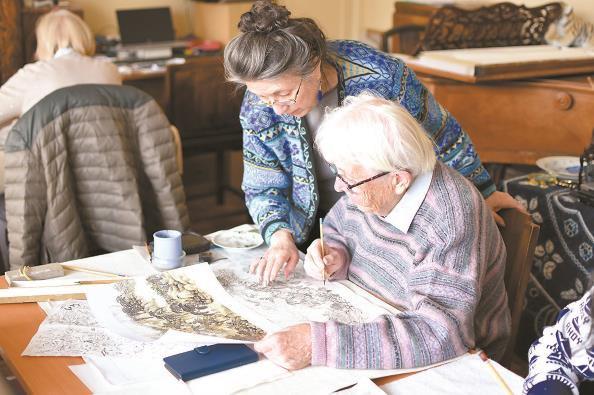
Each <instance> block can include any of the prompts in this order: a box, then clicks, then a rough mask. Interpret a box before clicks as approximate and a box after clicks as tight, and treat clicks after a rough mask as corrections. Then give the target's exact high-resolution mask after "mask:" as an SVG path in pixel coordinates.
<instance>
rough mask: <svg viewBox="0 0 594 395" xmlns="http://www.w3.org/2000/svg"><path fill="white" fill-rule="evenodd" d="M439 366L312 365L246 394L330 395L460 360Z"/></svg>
mask: <svg viewBox="0 0 594 395" xmlns="http://www.w3.org/2000/svg"><path fill="white" fill-rule="evenodd" d="M460 358H462V356H461V357H458V358H454V359H451V360H449V361H444V362H440V363H436V364H433V365H429V366H424V367H421V368H412V369H392V370H372V369H368V370H363V369H334V368H329V367H326V366H310V367H307V368H305V369H301V370H296V371H293V372H291V373H290V375H289V376H287V377H283V378H282V379H279V380H276V381H273V382H270V383H264V384H261V385H257V386H255V387H253V388H250V389H247V390H245V391H244V392H242V393H245V394H253V395H268V394H270V395H275V394H281V393H282V394H283V395H293V394H294V395H300V394H329V393H332V392H334V391H337V390H339V389H342V388H345V387H347V386H349V385H353V384H355V383H357V382H359V380H362V379H364V378H378V377H385V376H392V375H396V374H404V373H412V372H418V371H421V370H424V369H431V368H434V367H436V366H440V365H443V364H447V363H450V362H453V361H456V360H458V359H460Z"/></svg>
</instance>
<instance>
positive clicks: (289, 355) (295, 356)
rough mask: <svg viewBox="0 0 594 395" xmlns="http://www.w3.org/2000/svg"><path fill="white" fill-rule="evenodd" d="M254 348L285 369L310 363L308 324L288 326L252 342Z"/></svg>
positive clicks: (309, 331) (296, 367)
mask: <svg viewBox="0 0 594 395" xmlns="http://www.w3.org/2000/svg"><path fill="white" fill-rule="evenodd" d="M254 349H255V350H256V351H257V352H259V353H262V354H264V355H266V358H268V359H270V360H271V361H272V362H274V363H275V364H277V365H279V366H282V367H283V368H285V369H289V370H296V369H302V368H304V367H306V366H308V365H310V364H311V329H310V325H309V324H299V325H294V326H290V327H288V328H285V329H283V330H281V331H278V332H275V333H272V334H270V335H268V336H266V337H265V338H264V339H262V340H260V341H259V342H257V343H255V344H254Z"/></svg>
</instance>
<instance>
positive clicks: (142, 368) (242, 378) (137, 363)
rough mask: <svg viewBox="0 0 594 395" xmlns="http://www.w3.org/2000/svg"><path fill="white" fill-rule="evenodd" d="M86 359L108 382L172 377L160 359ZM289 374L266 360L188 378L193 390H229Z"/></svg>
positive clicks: (126, 383)
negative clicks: (192, 378)
mask: <svg viewBox="0 0 594 395" xmlns="http://www.w3.org/2000/svg"><path fill="white" fill-rule="evenodd" d="M85 362H87V364H90V365H92V366H93V367H95V368H96V369H97V371H99V372H100V373H101V375H102V377H103V378H104V379H105V381H107V382H108V383H109V384H111V385H117V386H122V387H126V386H130V385H133V384H134V385H139V384H142V383H146V382H154V381H168V380H171V378H172V377H173V376H172V375H171V373H169V372H168V371H167V369H165V368H164V367H163V361H162V360H160V359H131V358H113V357H100V356H93V357H85ZM288 375H290V373H289V372H287V371H286V370H285V369H283V368H281V367H279V366H277V365H275V364H273V363H272V362H270V361H268V360H261V361H258V362H255V363H251V364H247V365H243V366H240V367H237V368H234V369H229V370H226V371H224V372H219V373H215V374H211V375H208V376H204V377H199V378H197V379H194V380H191V381H189V382H187V385H188V386H189V388H190V389H191V391H192V392H193V393H208V394H231V393H234V392H237V391H241V390H242V389H244V388H250V387H254V386H255V385H258V384H260V383H263V382H270V381H274V380H278V379H280V378H282V377H286V376H288Z"/></svg>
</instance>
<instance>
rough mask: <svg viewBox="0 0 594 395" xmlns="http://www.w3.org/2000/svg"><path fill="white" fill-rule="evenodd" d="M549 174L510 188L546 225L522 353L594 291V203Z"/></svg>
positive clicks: (514, 181) (509, 183) (537, 254)
mask: <svg viewBox="0 0 594 395" xmlns="http://www.w3.org/2000/svg"><path fill="white" fill-rule="evenodd" d="M548 178H550V177H547V176H542V177H541V176H534V175H530V176H522V177H518V178H514V179H511V180H508V181H506V183H505V185H504V187H505V188H504V189H505V190H506V191H507V192H508V193H509V194H510V195H512V196H513V197H514V198H516V199H517V200H519V201H520V202H521V203H522V204H523V205H524V207H526V209H527V210H528V212H529V213H530V215H531V216H532V220H533V221H534V222H535V223H536V224H538V225H540V232H539V236H538V242H537V244H536V249H535V254H534V261H533V262H534V265H533V267H532V273H531V276H530V281H529V283H528V287H527V289H526V303H525V308H524V312H523V313H522V318H521V320H520V329H519V333H518V340H517V343H516V352H517V354H518V355H526V353H527V351H528V348H529V347H530V344H532V342H533V341H534V340H536V339H538V338H539V337H540V336H541V335H542V331H543V328H545V327H546V326H549V325H553V324H554V323H555V318H556V317H557V314H558V313H559V311H560V310H561V309H563V308H564V307H565V306H566V305H567V304H569V303H571V302H575V301H576V300H578V299H580V298H581V297H582V296H583V295H584V293H586V292H587V291H588V284H589V281H590V278H591V274H592V272H593V271H594V253H593V252H592V251H593V249H594V207H590V206H588V205H585V204H583V203H582V202H580V201H578V200H577V199H576V197H575V196H574V195H573V194H572V193H571V191H570V190H568V189H567V188H562V187H559V186H555V185H549V183H548V182H547V181H548V180H547V179H548Z"/></svg>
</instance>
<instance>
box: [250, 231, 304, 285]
mask: <svg viewBox="0 0 594 395" xmlns="http://www.w3.org/2000/svg"><path fill="white" fill-rule="evenodd" d="M298 262H299V250H297V246H296V245H295V241H294V240H293V235H292V234H291V232H289V231H288V230H286V229H280V230H277V231H276V232H275V233H274V234H273V235H272V236H271V237H270V246H269V248H268V251H266V253H265V254H264V256H262V258H260V259H259V260H257V261H255V262H254V263H252V265H251V266H250V273H252V274H253V273H256V274H257V275H258V277H259V278H260V283H262V284H263V285H268V284H270V283H271V282H272V281H274V279H275V278H276V276H277V274H278V272H279V271H280V270H281V269H282V268H283V266H284V268H285V278H288V277H289V275H291V273H293V271H294V270H295V266H297V263H298Z"/></svg>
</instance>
